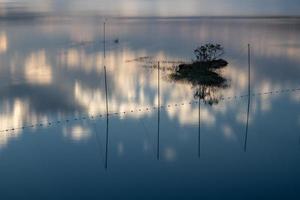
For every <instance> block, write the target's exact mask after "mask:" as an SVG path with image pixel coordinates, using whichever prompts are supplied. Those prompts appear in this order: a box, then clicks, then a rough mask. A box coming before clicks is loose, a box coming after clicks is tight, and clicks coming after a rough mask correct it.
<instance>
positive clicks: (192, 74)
mask: <svg viewBox="0 0 300 200" xmlns="http://www.w3.org/2000/svg"><path fill="white" fill-rule="evenodd" d="M227 65H228V63H227V62H226V61H225V60H223V59H218V60H213V61H196V62H193V63H192V64H181V65H179V66H177V67H176V68H175V69H174V71H173V72H172V73H171V74H169V76H168V79H169V80H170V81H174V82H181V83H185V84H191V85H192V87H193V88H195V92H194V98H195V99H200V100H203V102H204V103H208V104H210V105H213V104H217V103H218V102H219V100H220V98H221V95H219V93H218V91H220V90H221V89H224V88H227V87H228V86H229V85H228V81H227V79H226V78H224V77H223V76H222V74H221V69H222V68H224V67H226V66H227Z"/></svg>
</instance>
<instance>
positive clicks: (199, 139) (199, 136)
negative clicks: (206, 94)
mask: <svg viewBox="0 0 300 200" xmlns="http://www.w3.org/2000/svg"><path fill="white" fill-rule="evenodd" d="M199 93H200V86H199ZM200 103H201V97H200V95H199V98H198V157H199V158H200V151H201V150H200V141H201V135H200V106H201V105H200Z"/></svg>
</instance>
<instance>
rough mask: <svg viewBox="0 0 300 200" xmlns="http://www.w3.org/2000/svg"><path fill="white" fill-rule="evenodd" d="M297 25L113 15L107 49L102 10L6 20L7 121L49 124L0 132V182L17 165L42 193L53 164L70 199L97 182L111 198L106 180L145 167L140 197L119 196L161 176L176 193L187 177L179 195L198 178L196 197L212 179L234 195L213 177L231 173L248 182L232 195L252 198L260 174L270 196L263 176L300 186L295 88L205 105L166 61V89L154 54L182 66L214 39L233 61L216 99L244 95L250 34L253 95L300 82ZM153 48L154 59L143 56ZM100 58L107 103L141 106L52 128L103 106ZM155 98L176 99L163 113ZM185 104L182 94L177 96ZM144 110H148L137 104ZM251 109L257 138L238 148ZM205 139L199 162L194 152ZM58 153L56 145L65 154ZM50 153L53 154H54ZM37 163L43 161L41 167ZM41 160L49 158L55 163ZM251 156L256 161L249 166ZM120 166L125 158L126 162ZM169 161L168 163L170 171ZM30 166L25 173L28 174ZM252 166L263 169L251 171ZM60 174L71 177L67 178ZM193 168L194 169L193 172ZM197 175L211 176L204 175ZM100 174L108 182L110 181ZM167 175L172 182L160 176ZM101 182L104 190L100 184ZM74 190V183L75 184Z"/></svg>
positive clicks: (8, 125) (0, 66)
mask: <svg viewBox="0 0 300 200" xmlns="http://www.w3.org/2000/svg"><path fill="white" fill-rule="evenodd" d="M299 25H300V22H299V20H298V19H241V18H235V19H201V18H197V19H195V18H193V19H186V18H184V19H108V20H107V27H106V28H107V31H106V58H105V59H104V58H103V29H102V20H101V19H99V18H96V19H92V20H87V19H84V18H83V19H80V20H79V19H64V20H61V21H56V20H53V19H48V18H46V19H43V20H41V21H27V22H26V23H24V24H23V23H19V22H18V21H15V22H10V23H2V24H1V26H0V130H5V129H12V128H20V127H22V126H31V125H34V124H43V127H40V126H34V127H32V128H28V129H24V130H22V129H16V130H14V131H9V132H4V133H1V135H0V160H1V162H0V163H1V164H0V169H1V170H0V171H1V173H3V172H4V171H5V172H7V174H8V175H3V176H2V177H3V180H4V181H0V187H2V188H4V186H10V185H12V184H13V183H12V181H10V180H14V181H16V180H18V178H16V177H13V178H12V177H11V175H12V174H14V173H15V172H16V171H18V170H19V171H20V173H17V174H18V175H19V176H20V177H22V180H24V181H17V182H18V183H17V184H18V185H20V186H21V185H26V184H25V182H26V181H25V180H28V176H30V175H33V176H34V178H33V179H32V185H31V184H28V186H26V187H25V189H27V191H30V192H29V194H33V193H34V192H33V190H32V188H30V185H31V186H37V184H36V183H38V182H41V186H40V191H41V193H40V194H35V195H34V196H39V195H41V196H43V195H45V194H48V192H49V191H48V190H47V189H45V188H47V187H48V186H49V185H48V184H49V183H53V182H56V181H53V180H51V177H50V176H47V175H43V171H44V170H47V171H49V173H50V175H51V173H54V172H55V171H56V172H57V174H56V175H54V174H52V175H53V176H54V177H55V178H56V179H57V180H59V182H60V184H61V185H58V186H55V187H54V188H55V189H56V190H60V188H61V186H64V187H65V188H66V190H65V191H64V192H62V193H61V194H62V196H63V197H75V195H79V196H80V195H82V196H84V197H86V196H88V194H89V192H91V191H93V192H94V193H93V195H94V196H93V195H91V196H92V197H99V196H101V195H103V196H104V197H108V196H110V195H112V194H111V192H110V191H111V187H110V184H116V182H117V181H116V180H120V182H118V183H117V184H116V188H123V189H124V187H125V186H124V185H125V182H126V180H128V179H130V178H132V180H135V181H137V177H138V176H140V175H142V174H140V173H142V172H143V173H144V174H147V173H149V175H150V176H148V175H147V176H146V180H147V181H145V182H144V183H143V184H142V186H141V188H140V191H139V192H138V193H137V194H136V195H137V196H134V194H133V190H129V192H125V189H126V187H125V189H124V190H123V191H122V192H121V193H120V194H122V195H124V197H141V195H142V191H144V190H143V189H142V188H143V187H149V186H150V185H149V184H150V183H156V184H158V185H159V186H160V187H161V188H164V187H166V188H165V189H166V191H167V192H166V194H165V195H166V196H164V197H167V196H172V195H171V192H170V191H171V188H173V189H174V188H178V187H179V186H180V183H177V182H178V179H179V178H180V179H181V178H182V177H184V176H186V177H187V178H184V179H183V182H184V187H183V188H184V189H185V190H180V191H178V193H177V195H179V196H181V197H182V196H183V195H184V193H185V192H186V190H187V188H188V187H189V186H192V187H191V188H190V193H189V195H188V196H189V197H191V198H192V197H200V196H201V197H205V196H206V195H209V194H211V193H210V192H203V193H202V194H199V193H197V192H196V191H199V188H198V187H197V185H198V186H201V188H202V189H201V190H203V191H211V190H212V189H211V188H216V190H219V191H222V192H221V193H220V194H222V195H225V196H228V197H232V193H230V192H228V191H225V189H228V190H229V189H230V188H228V187H227V186H226V185H227V184H225V186H224V185H222V186H220V185H218V184H216V183H217V182H219V181H223V182H224V183H228V180H232V177H231V175H233V177H235V178H234V180H232V182H231V184H232V185H233V187H235V188H236V189H240V190H239V191H241V193H239V192H238V193H236V195H237V197H240V196H241V195H242V191H244V192H246V193H247V194H249V197H253V196H251V195H250V194H251V193H250V190H248V188H247V184H250V185H253V184H257V182H259V183H260V181H262V182H261V184H259V185H258V186H257V187H258V188H259V189H260V190H261V191H258V193H256V194H258V196H261V197H265V196H264V194H263V192H262V191H263V190H264V189H266V190H267V191H268V193H269V194H271V193H272V191H273V192H274V190H273V188H276V187H277V186H276V187H275V186H274V185H273V186H274V187H273V188H271V187H270V188H268V187H267V186H266V185H267V184H271V183H272V181H273V179H276V180H275V182H276V183H278V184H286V185H287V186H286V188H285V189H286V190H285V191H290V193H289V194H290V195H291V196H293V195H296V196H297V195H298V196H299V194H297V192H296V191H295V190H293V187H295V186H298V185H297V183H296V180H295V179H296V178H297V177H299V173H300V172H299V170H298V169H299V164H300V163H299V160H298V157H299V151H298V150H299V149H298V147H299V136H300V135H299V133H297V131H295V130H298V129H299V125H300V123H299V119H300V115H299V113H298V112H297V110H299V101H300V93H299V91H290V92H287V93H285V94H277V95H276V94H274V95H271V94H269V95H256V96H253V97H251V103H250V108H249V110H250V114H249V113H247V112H246V111H247V104H248V102H247V100H248V99H247V98H240V99H234V98H233V99H231V100H226V101H220V102H219V103H218V104H216V105H212V106H210V105H207V104H205V103H201V106H200V107H198V104H196V103H192V104H189V102H190V101H196V102H197V101H198V99H197V98H195V97H194V93H195V87H193V86H192V85H190V84H185V83H177V82H174V81H169V80H168V75H169V73H170V71H168V70H163V69H161V70H160V85H159V91H160V96H158V92H157V91H158V74H157V67H155V66H154V65H157V61H160V62H161V65H162V67H165V68H170V67H174V63H178V62H181V61H186V62H190V61H191V60H192V59H193V49H195V48H196V47H197V46H198V45H200V44H204V43H207V42H218V43H220V44H222V45H223V46H224V48H225V55H224V59H226V60H227V61H228V63H229V65H228V67H226V68H224V69H222V70H220V74H222V76H224V77H226V79H227V80H228V82H229V87H226V88H222V89H221V90H218V91H217V94H214V95H215V96H218V97H219V98H221V97H235V96H240V95H247V94H248V92H249V91H248V68H247V67H248V63H247V55H248V54H247V50H248V49H247V44H248V43H250V44H251V55H252V56H251V93H254V94H258V93H264V92H269V91H278V90H285V89H295V88H299V86H300V84H299V78H298V74H299V70H300V69H299V65H300V58H299V56H298V55H299V53H300V48H299V46H300V44H299V32H300V26H299ZM174 33H176V34H174ZM116 39H118V40H119V42H118V43H116V42H115V40H116ZM145 57H147V59H144V60H146V62H144V61H143V59H137V58H145ZM104 64H105V65H106V69H107V81H108V82H107V83H108V102H109V112H110V113H115V112H117V113H122V112H124V111H126V112H128V111H129V112H130V110H135V112H134V113H130V114H127V115H122V116H113V117H111V118H109V122H106V120H105V119H104V118H101V119H98V120H85V121H75V120H72V122H71V121H70V122H68V123H62V124H59V125H55V126H52V124H49V122H55V121H57V120H66V119H74V118H79V117H82V116H96V115H103V114H104V115H105V113H106V104H105V98H106V93H105V84H104V75H105V74H104V68H103V65H104ZM158 99H160V104H161V105H164V106H166V107H167V105H174V106H172V107H170V108H163V109H160V110H159V111H158V109H151V110H149V111H148V110H146V108H149V107H153V106H158V105H157V104H158ZM181 103H185V104H184V105H183V106H181ZM175 104H176V106H175ZM179 105H180V106H179ZM140 108H141V109H143V111H142V112H139V110H138V109H140ZM247 114H248V115H247ZM158 115H159V118H158ZM199 116H200V118H199ZM247 117H249V118H248V120H249V140H248V147H247V154H242V153H244V152H243V144H244V138H245V126H246V124H247ZM157 118H158V119H157ZM282 119H286V120H284V121H283V120H282ZM158 124H160V125H159V126H158ZM45 126H46V127H45ZM107 127H109V128H108V129H107ZM157 127H158V128H157ZM157 129H158V132H159V133H160V134H159V139H160V141H161V142H160V144H161V146H160V151H159V155H160V160H161V161H162V162H161V163H155V162H154V160H155V159H156V156H155V155H156V154H157V146H156V145H157V137H156V136H157V135H156V134H157ZM106 130H108V131H107V132H106ZM198 131H199V132H198ZM106 133H109V141H108V144H109V145H108V156H107V157H108V169H109V170H112V171H113V172H112V173H110V172H108V173H106V174H105V169H104V163H105V149H106V148H105V147H106V145H105V141H106V137H105V134H106ZM198 134H199V135H200V136H201V142H200V143H197V138H198ZM200 144H201V148H200V149H201V159H200V160H201V161H203V164H200V163H199V162H198V161H199V160H198V158H197V148H199V147H198V146H200ZM54 146H55V148H53V147H54ZM29 147H30V148H29ZM24 149H26V150H24ZM39 152H41V154H39ZM57 152H60V153H59V155H58V153H57ZM41 155H43V156H41ZM245 155H246V156H245ZM15 156H18V157H22V158H24V160H26V161H24V163H23V164H24V165H23V164H22V166H24V168H22V169H19V168H18V167H12V168H9V167H7V166H11V165H12V166H21V165H19V164H20V163H18V162H19V161H16V160H14V158H15ZM23 156H25V157H23ZM46 158H47V159H49V160H48V161H46ZM66 158H67V159H66ZM202 159H203V160H202ZM21 160H22V159H21ZM282 160H283V161H284V162H282ZM30 161H33V162H30ZM129 161H130V162H129ZM3 163H4V164H3ZM16 163H17V165H13V164H16ZM33 163H39V164H37V165H36V166H34V165H33ZM44 163H48V164H49V168H48V167H47V166H46V164H45V165H44ZM55 163H56V164H55ZM234 163H235V164H236V163H239V164H238V165H234ZM271 163H272V165H271ZM274 163H275V164H274ZM282 163H287V165H284V164H282ZM247 164H249V165H250V166H252V168H248V167H247ZM273 165H275V167H274V166H273ZM81 166H84V168H81ZM118 166H122V170H121V169H120V167H118ZM212 166H213V167H212ZM51 167H52V168H51ZM170 167H171V168H172V170H171V171H168V170H169V168H170ZM189 167H190V168H189ZM136 168H140V169H142V170H141V172H138V173H137V174H135V173H133V170H134V169H136ZM270 168H272V170H269V169H270ZM187 169H189V170H187ZM197 169H201V170H202V172H199V171H197ZM26 170H29V172H28V171H27V172H28V173H24V172H25V171H26ZM30 170H33V171H30ZM34 170H37V171H36V172H34ZM268 170H269V171H268ZM134 171H136V170H134ZM246 171H247V173H246ZM249 171H250V172H249ZM265 171H267V172H268V173H267V175H265V177H266V179H264V180H261V179H260V178H259V176H258V175H261V174H262V173H264V172H265ZM123 172H124V173H123ZM183 172H184V173H183ZM223 172H224V173H223ZM225 172H226V173H225ZM239 172H240V173H241V174H239ZM248 172H249V173H248ZM279 172H280V173H279ZM36 173H38V174H39V176H36ZM156 173H158V174H159V176H154V177H155V180H154V181H153V182H152V181H151V180H150V178H151V177H153V176H152V175H153V174H156ZM193 173H195V174H193ZM214 173H217V176H215V175H213V174H214ZM292 173H294V174H292ZM80 174H82V175H80ZM176 174H177V175H176ZM253 174H256V175H257V176H256V175H255V176H251V175H253ZM63 175H65V176H66V179H65V180H61V178H59V177H60V176H63ZM130 175H131V176H133V177H129V176H130ZM168 175H169V177H171V179H172V180H173V181H175V182H171V183H170V182H168V181H166V180H169V179H168V178H167V177H168ZM118 176H120V177H119V178H118V179H117V178H116V177H118ZM193 176H195V177H196V178H195V179H193V178H191V177H193ZM239 176H241V177H243V178H245V179H249V182H244V181H239V180H237V177H239ZM38 177H42V178H44V179H43V180H45V181H40V180H39V178H38ZM74 177H75V178H79V179H80V180H83V182H84V183H86V187H83V188H80V189H78V188H77V186H76V184H72V183H71V180H73V179H74ZM272 177H273V179H272ZM274 177H275V178H274ZM293 177H296V178H293ZM282 179H283V181H282V182H280V181H279V180H282ZM176 180H177V182H176ZM200 180H205V182H206V184H204V183H203V182H202V181H200ZM103 181H107V183H109V184H107V185H105V184H104V182H103ZM160 181H161V184H159V183H160ZM167 182H168V184H169V186H163V185H164V184H165V185H167V184H166V183H167ZM163 183H164V184H163ZM93 184H98V185H99V186H102V187H103V188H106V189H107V190H104V191H105V192H103V191H102V192H99V191H98V190H96V188H95V186H93ZM134 184H136V182H130V181H129V183H128V185H129V186H128V187H131V189H132V188H134V187H135V186H134ZM67 185H68V187H66V186H67ZM239 185H240V186H239ZM288 186H290V187H289V189H287V187H288ZM6 188H8V187H6ZM20 188H21V187H20ZM74 188H77V189H78V190H76V191H77V192H75V193H74V194H71V193H70V191H71V190H73V191H74ZM25 189H24V191H23V190H22V191H19V193H18V194H14V193H13V192H12V190H6V191H7V192H6V193H5V194H4V197H16V198H17V197H20V196H22V195H23V196H26V192H25V191H26V190H25ZM250 189H251V187H250ZM184 191H185V192H184ZM276 192H277V193H276ZM276 192H275V193H274V194H277V195H279V196H280V195H281V197H282V196H284V195H286V192H282V193H280V191H279V192H278V191H276ZM151 194H152V195H153V197H157V196H158V195H159V192H158V190H156V189H153V193H151ZM18 195H20V196H18ZM52 195H54V196H52V197H53V198H55V197H57V196H55V194H52ZM202 195H203V196H202ZM172 197H173V196H172ZM218 197H219V196H218V195H215V196H214V198H216V199H217V198H218Z"/></svg>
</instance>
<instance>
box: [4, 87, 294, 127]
mask: <svg viewBox="0 0 300 200" xmlns="http://www.w3.org/2000/svg"><path fill="white" fill-rule="evenodd" d="M297 91H300V88H295V89H285V90H275V91H269V92H259V93H252V94H251V95H250V96H251V97H255V96H263V95H275V94H282V93H289V92H297ZM246 97H248V95H240V96H238V95H237V96H229V97H222V98H220V102H222V101H230V100H238V99H242V98H246ZM191 104H198V101H195V100H194V101H189V102H182V103H174V104H168V105H161V106H146V107H144V108H138V109H131V110H128V111H122V112H113V113H108V114H106V113H105V114H98V115H91V116H81V117H74V118H69V119H62V120H56V121H49V122H40V123H37V124H32V125H26V126H22V127H15V128H7V129H3V130H0V133H6V132H13V131H16V130H24V129H29V128H41V127H50V126H54V125H60V124H64V123H65V124H67V123H69V122H72V121H80V120H81V121H84V120H97V119H101V118H105V117H113V116H124V115H129V114H133V113H140V112H150V111H152V110H156V109H158V108H165V109H169V108H171V107H180V106H185V105H191Z"/></svg>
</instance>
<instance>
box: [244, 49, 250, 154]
mask: <svg viewBox="0 0 300 200" xmlns="http://www.w3.org/2000/svg"><path fill="white" fill-rule="evenodd" d="M250 50H251V49H250V44H248V105H247V122H246V134H245V143H244V152H246V151H247V140H248V128H249V112H250V100H251V99H250V89H251V88H250V84H251V82H250V77H251V76H250V74H251V63H250V61H251V59H250V56H251V51H250Z"/></svg>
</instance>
